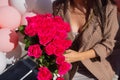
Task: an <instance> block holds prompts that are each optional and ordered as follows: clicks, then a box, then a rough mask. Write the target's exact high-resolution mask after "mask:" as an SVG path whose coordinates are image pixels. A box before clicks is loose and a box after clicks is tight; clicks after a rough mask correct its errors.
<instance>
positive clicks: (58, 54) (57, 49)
mask: <svg viewBox="0 0 120 80" xmlns="http://www.w3.org/2000/svg"><path fill="white" fill-rule="evenodd" d="M64 52H65V49H63V48H56V50H55V52H54V55H56V56H61V55H63V53H64Z"/></svg>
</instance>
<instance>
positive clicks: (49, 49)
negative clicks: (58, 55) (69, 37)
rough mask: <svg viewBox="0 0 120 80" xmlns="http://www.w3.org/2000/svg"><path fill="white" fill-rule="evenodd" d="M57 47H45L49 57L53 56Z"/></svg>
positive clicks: (49, 45) (51, 45) (50, 45)
mask: <svg viewBox="0 0 120 80" xmlns="http://www.w3.org/2000/svg"><path fill="white" fill-rule="evenodd" d="M55 49H56V47H55V46H54V45H53V44H52V43H50V44H48V45H47V46H46V47H45V51H46V53H47V54H48V55H52V54H53V53H54V52H55Z"/></svg>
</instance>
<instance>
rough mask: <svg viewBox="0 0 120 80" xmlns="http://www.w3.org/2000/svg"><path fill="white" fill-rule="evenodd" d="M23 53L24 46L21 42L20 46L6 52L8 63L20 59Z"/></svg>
mask: <svg viewBox="0 0 120 80" xmlns="http://www.w3.org/2000/svg"><path fill="white" fill-rule="evenodd" d="M21 54H22V48H21V46H20V44H18V46H17V47H16V48H15V49H14V50H12V51H10V52H8V53H6V58H7V64H12V63H15V62H16V61H17V60H19V58H20V57H21Z"/></svg>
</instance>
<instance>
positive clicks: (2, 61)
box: [0, 52, 7, 74]
mask: <svg viewBox="0 0 120 80" xmlns="http://www.w3.org/2000/svg"><path fill="white" fill-rule="evenodd" d="M6 66H7V63H6V57H5V53H3V52H0V74H2V73H3V71H4V69H5V68H6Z"/></svg>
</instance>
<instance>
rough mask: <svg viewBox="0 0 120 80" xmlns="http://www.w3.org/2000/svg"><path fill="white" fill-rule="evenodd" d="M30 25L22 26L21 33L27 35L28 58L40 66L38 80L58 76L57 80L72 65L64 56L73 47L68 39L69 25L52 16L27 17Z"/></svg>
mask: <svg viewBox="0 0 120 80" xmlns="http://www.w3.org/2000/svg"><path fill="white" fill-rule="evenodd" d="M26 19H27V21H28V25H26V26H21V27H20V28H19V31H20V32H22V33H23V34H24V35H25V38H24V39H25V44H26V45H25V50H27V51H28V52H27V53H28V56H30V57H33V58H35V59H36V62H37V64H38V67H39V68H38V76H37V79H38V80H52V79H53V77H54V75H55V74H56V76H58V75H59V76H58V77H57V80H64V79H63V78H62V77H63V75H64V74H66V73H67V72H68V71H69V70H70V67H71V65H70V64H69V63H67V62H65V57H64V56H63V54H64V52H65V50H66V49H68V48H69V47H70V46H71V43H72V42H71V40H68V39H67V33H68V32H69V31H70V26H69V24H68V23H66V22H64V21H63V20H62V18H61V17H59V16H52V15H51V14H45V15H40V14H39V15H36V16H33V17H27V18H26Z"/></svg>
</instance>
